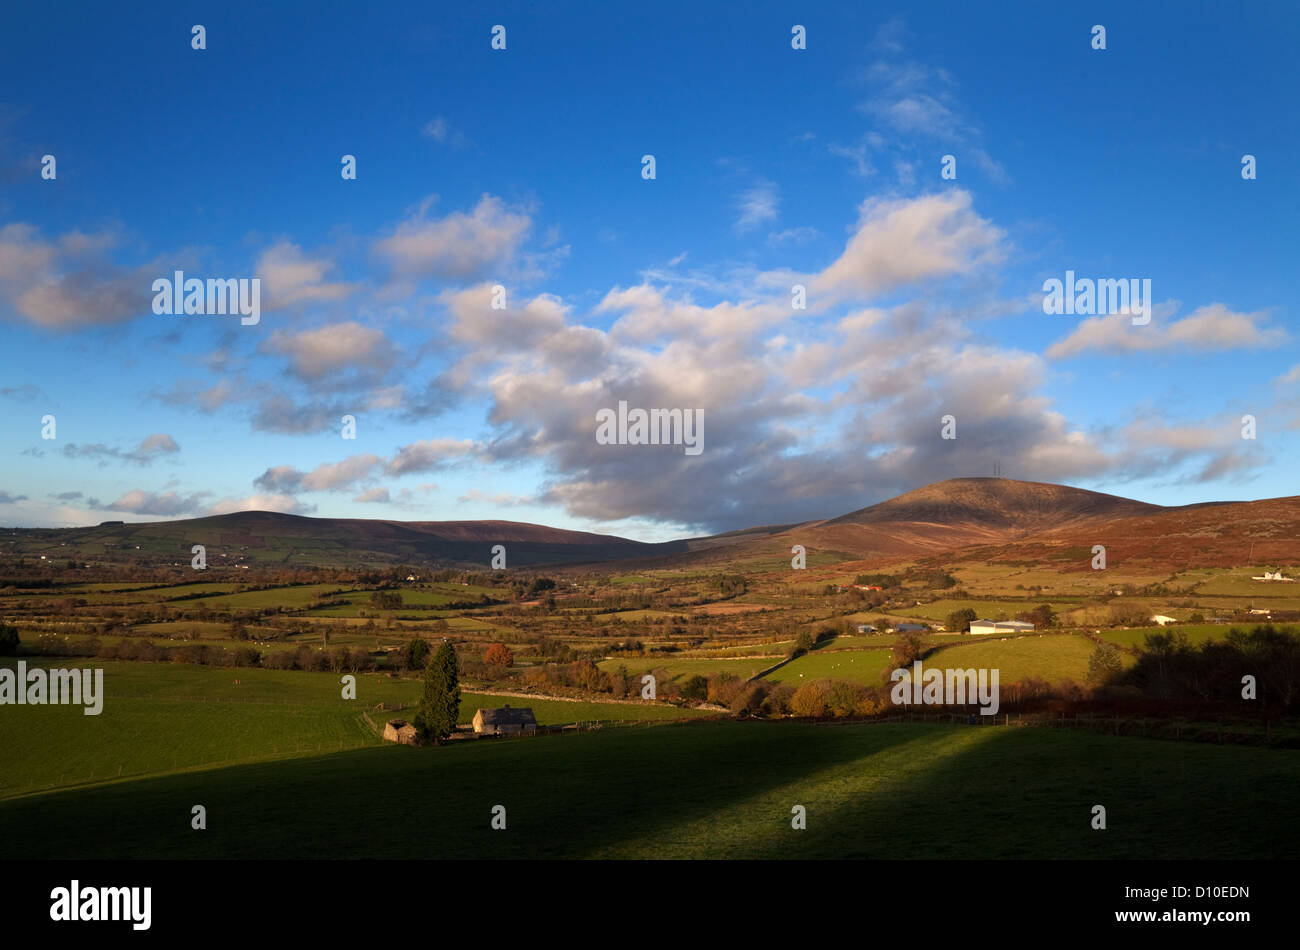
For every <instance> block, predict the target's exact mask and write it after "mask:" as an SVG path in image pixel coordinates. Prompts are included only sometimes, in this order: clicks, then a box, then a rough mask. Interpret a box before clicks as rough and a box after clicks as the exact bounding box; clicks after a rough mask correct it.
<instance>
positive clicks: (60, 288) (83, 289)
mask: <svg viewBox="0 0 1300 950" xmlns="http://www.w3.org/2000/svg"><path fill="white" fill-rule="evenodd" d="M116 243H117V237H116V235H114V234H110V233H95V234H86V233H83V232H81V231H70V232H68V233H66V234H64V235H62V236H61V237H59V238H57V239H55V240H47V239H44V238H42V237H40V236H39V234H38V233H37V231H36V229H35V228H34V227H32V226H31V225H29V224H23V223H11V224H7V225H5V226H4V227H0V302H3V304H4V306H5V307H6V308H7V309H8V310H10V312H11V313H12V314H14V315H15V316H17V317H18V318H19V319H22V320H25V321H26V322H27V323H30V324H32V325H33V326H37V327H40V328H42V329H45V330H75V329H80V328H82V327H88V326H103V325H107V324H114V323H120V322H122V321H125V320H130V319H132V318H134V317H139V316H142V315H144V314H147V313H150V312H151V300H152V293H151V291H150V283H151V282H152V280H153V278H154V277H156V276H157V273H156V271H157V268H156V267H155V266H154V265H146V266H142V267H136V268H128V267H121V266H118V265H117V264H114V263H113V262H112V261H111V260H110V259H109V256H108V252H109V251H110V250H111V249H112V248H113V247H114V246H115V245H116Z"/></svg>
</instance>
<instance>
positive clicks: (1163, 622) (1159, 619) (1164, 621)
mask: <svg viewBox="0 0 1300 950" xmlns="http://www.w3.org/2000/svg"><path fill="white" fill-rule="evenodd" d="M1151 622H1152V623H1158V624H1159V625H1160V626H1162V627H1165V626H1168V625H1169V624H1171V623H1177V622H1178V621H1177V620H1175V619H1174V618H1173V617H1166V616H1165V615H1164V614H1156V615H1155V616H1154V617H1152V618H1151Z"/></svg>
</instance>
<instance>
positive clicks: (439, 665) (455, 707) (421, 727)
mask: <svg viewBox="0 0 1300 950" xmlns="http://www.w3.org/2000/svg"><path fill="white" fill-rule="evenodd" d="M459 719H460V669H459V667H458V666H457V664H456V651H455V649H453V648H452V645H451V644H450V643H448V642H446V641H443V644H442V646H440V647H439V648H438V652H436V653H435V654H434V655H433V659H431V660H430V661H429V665H428V666H426V667H425V669H424V693H423V695H422V696H421V697H420V708H419V711H418V712H416V714H415V731H416V734H417V736H418V737H419V739H420V741H421V742H430V741H432V742H435V743H440V742H441V741H442V740H443V739H445V738H446V737H447V736H449V735H451V734H452V733H453V732H454V731H455V730H456V723H457V721H458V720H459Z"/></svg>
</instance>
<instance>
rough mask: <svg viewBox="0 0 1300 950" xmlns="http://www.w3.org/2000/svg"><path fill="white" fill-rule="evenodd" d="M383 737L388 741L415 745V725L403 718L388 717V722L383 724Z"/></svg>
mask: <svg viewBox="0 0 1300 950" xmlns="http://www.w3.org/2000/svg"><path fill="white" fill-rule="evenodd" d="M384 738H385V739H387V740H388V741H389V742H400V743H402V744H403V745H415V726H413V725H411V724H410V723H409V722H407V721H406V720H405V719H390V720H388V724H387V725H386V726H384Z"/></svg>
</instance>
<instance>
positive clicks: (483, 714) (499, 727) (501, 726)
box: [473, 705, 537, 736]
mask: <svg viewBox="0 0 1300 950" xmlns="http://www.w3.org/2000/svg"><path fill="white" fill-rule="evenodd" d="M473 723H474V733H475V735H480V736H517V735H522V734H530V733H534V732H536V731H537V717H536V716H534V715H533V711H532V710H531V709H529V708H528V707H526V706H525V707H519V708H514V709H512V708H511V707H510V706H509V705H506V706H502V707H501V708H500V709H480V710H478V711H477V712H475V713H474V719H473Z"/></svg>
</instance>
